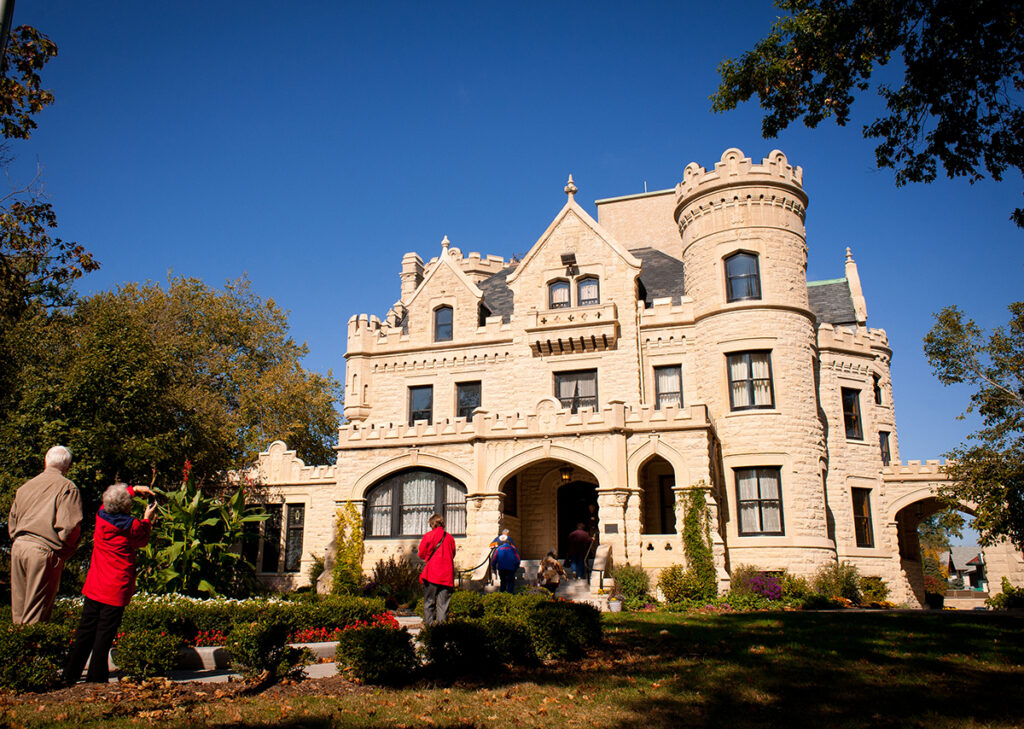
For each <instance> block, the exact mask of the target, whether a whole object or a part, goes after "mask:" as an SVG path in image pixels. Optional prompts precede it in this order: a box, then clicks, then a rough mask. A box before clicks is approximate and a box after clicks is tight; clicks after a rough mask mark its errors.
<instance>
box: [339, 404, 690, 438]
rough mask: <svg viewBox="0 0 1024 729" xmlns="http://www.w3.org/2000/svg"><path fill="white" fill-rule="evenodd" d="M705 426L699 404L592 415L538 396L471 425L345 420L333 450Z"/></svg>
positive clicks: (477, 416) (618, 407)
mask: <svg viewBox="0 0 1024 729" xmlns="http://www.w3.org/2000/svg"><path fill="white" fill-rule="evenodd" d="M708 427H710V421H709V420H708V414H707V408H706V407H705V406H703V405H689V406H686V407H683V408H678V407H674V406H670V407H666V408H663V409H661V410H655V409H654V408H653V407H650V406H646V405H645V406H643V407H639V408H632V407H628V406H626V405H625V403H623V402H621V401H617V400H616V401H612V402H610V403H608V404H607V406H606V407H605V408H604V409H602V410H600V411H598V412H594V411H593V410H592V409H591V408H580V410H579V412H577V413H571V412H569V410H568V409H566V408H561V407H560V406H559V404H558V401H557V400H554V399H553V398H544V399H543V400H541V401H540V402H539V403H538V404H537V407H536V409H535V411H534V412H527V413H520V412H514V413H491V412H488V411H485V410H482V409H478V410H476V411H475V412H474V413H473V420H472V422H469V421H467V420H466V419H465V418H446V419H444V420H440V421H438V422H436V423H431V424H428V423H427V422H426V421H417V422H416V423H415V424H414V425H409V424H408V423H357V422H351V423H346V424H345V425H342V426H341V427H340V428H339V429H338V450H347V449H354V448H388V447H396V446H400V447H403V448H413V447H419V446H423V445H428V444H434V443H452V442H455V443H458V442H469V441H472V440H479V439H483V440H488V439H503V438H529V437H538V438H540V437H546V438H550V437H557V436H565V435H570V436H577V435H585V434H600V433H608V432H621V431H627V432H632V431H653V430H657V431H666V430H691V429H703V428H708Z"/></svg>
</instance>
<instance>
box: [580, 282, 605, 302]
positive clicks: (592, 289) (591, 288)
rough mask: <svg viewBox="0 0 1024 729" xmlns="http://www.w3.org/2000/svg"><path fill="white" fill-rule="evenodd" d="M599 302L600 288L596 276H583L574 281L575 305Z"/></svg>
mask: <svg viewBox="0 0 1024 729" xmlns="http://www.w3.org/2000/svg"><path fill="white" fill-rule="evenodd" d="M600 303H601V288H600V286H598V283H597V276H584V277H583V278H581V279H579V280H577V281H576V304H577V306H594V305H595V304H600Z"/></svg>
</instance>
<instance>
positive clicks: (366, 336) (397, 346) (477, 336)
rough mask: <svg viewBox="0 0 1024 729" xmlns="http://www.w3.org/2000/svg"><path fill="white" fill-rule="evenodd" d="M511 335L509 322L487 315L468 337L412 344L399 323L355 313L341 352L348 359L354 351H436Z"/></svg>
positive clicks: (358, 353) (498, 339)
mask: <svg viewBox="0 0 1024 729" xmlns="http://www.w3.org/2000/svg"><path fill="white" fill-rule="evenodd" d="M511 337H512V325H511V323H509V322H504V321H503V320H502V318H501V317H500V316H489V317H487V318H486V319H485V320H484V324H483V326H478V327H476V328H475V329H474V330H473V335H472V339H471V340H469V341H464V340H456V341H453V342H452V343H450V344H448V345H438V344H437V343H435V342H428V343H422V342H421V343H420V344H414V343H413V339H412V337H411V336H410V334H409V332H406V331H403V329H402V327H401V326H398V325H395V324H391V323H389V322H387V321H381V320H380V319H378V318H377V317H376V316H374V315H373V314H370V315H367V314H359V315H357V316H353V317H352V318H350V319H349V320H348V349H347V353H346V355H345V356H346V358H349V359H351V358H352V357H354V356H357V355H375V354H398V353H402V352H409V351H419V350H424V349H428V350H430V351H431V352H440V351H444V350H447V349H465V348H467V347H476V346H484V345H488V344H493V343H495V342H502V341H508V340H510V339H511Z"/></svg>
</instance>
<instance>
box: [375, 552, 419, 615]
mask: <svg viewBox="0 0 1024 729" xmlns="http://www.w3.org/2000/svg"><path fill="white" fill-rule="evenodd" d="M367 590H368V592H369V593H370V594H372V595H378V596H380V597H383V598H384V600H385V604H387V605H388V607H391V608H395V607H398V606H400V605H411V604H413V603H415V602H416V598H417V597H419V595H420V592H421V591H422V585H421V584H420V567H419V565H417V564H416V563H414V562H413V561H412V558H411V557H410V556H406V555H401V556H399V557H398V558H397V559H396V558H395V557H394V556H393V555H392V556H391V557H388V558H387V560H383V559H382V560H378V561H377V564H376V565H375V566H374V568H373V576H372V577H371V578H370V584H369V585H368V586H367Z"/></svg>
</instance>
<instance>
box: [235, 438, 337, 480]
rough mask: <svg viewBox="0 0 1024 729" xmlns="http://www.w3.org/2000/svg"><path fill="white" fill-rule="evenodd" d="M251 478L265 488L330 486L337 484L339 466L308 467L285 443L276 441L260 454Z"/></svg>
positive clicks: (250, 475)
mask: <svg viewBox="0 0 1024 729" xmlns="http://www.w3.org/2000/svg"><path fill="white" fill-rule="evenodd" d="M249 477H250V478H251V479H253V480H255V481H258V482H259V483H260V484H261V485H263V486H286V485H296V484H323V485H329V484H334V483H335V482H337V466H336V465H334V464H332V465H329V466H307V465H306V463H305V462H304V461H303V460H302V459H301V458H299V457H298V456H297V455H296V454H295V451H292V450H288V446H287V445H285V443H284V442H283V441H280V440H275V441H274V442H273V443H271V444H270V446H269V447H268V448H267V450H265V451H263V452H262V453H260V455H259V459H258V460H257V461H256V464H255V465H254V466H253V467H252V468H251V469H250V470H249Z"/></svg>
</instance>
